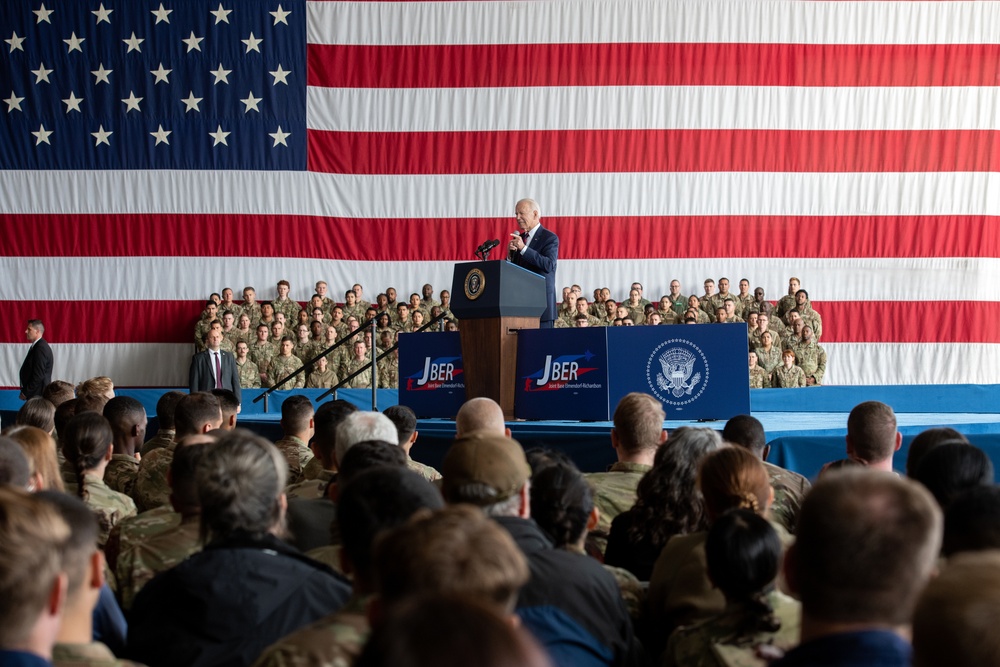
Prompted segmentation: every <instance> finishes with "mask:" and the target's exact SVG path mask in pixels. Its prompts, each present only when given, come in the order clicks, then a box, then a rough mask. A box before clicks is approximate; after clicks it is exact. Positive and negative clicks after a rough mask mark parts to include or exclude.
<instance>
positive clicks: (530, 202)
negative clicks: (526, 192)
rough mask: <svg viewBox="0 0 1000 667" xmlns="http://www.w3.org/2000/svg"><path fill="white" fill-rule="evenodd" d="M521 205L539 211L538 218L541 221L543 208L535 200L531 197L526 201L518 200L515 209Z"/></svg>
mask: <svg viewBox="0 0 1000 667" xmlns="http://www.w3.org/2000/svg"><path fill="white" fill-rule="evenodd" d="M521 204H527V205H528V206H530V207H531V210H532V211H538V217H539V219H541V217H542V207H541V206H539V205H538V202H536V201H535V200H534V199H532V198H530V197H525V198H524V199H520V200H518V202H517V204H515V206H514V208H517V207H518V206H520V205H521Z"/></svg>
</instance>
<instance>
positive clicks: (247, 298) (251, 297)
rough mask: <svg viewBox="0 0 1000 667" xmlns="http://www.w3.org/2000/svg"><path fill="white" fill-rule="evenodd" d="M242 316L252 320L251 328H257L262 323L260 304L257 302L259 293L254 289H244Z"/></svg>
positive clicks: (241, 305) (241, 307) (241, 306)
mask: <svg viewBox="0 0 1000 667" xmlns="http://www.w3.org/2000/svg"><path fill="white" fill-rule="evenodd" d="M240 311H241V312H242V314H244V315H247V316H248V317H249V318H250V326H251V327H256V326H257V324H258V323H259V322H260V318H261V312H260V304H259V303H258V302H257V292H256V291H254V288H252V287H246V288H244V289H243V303H241V304H240Z"/></svg>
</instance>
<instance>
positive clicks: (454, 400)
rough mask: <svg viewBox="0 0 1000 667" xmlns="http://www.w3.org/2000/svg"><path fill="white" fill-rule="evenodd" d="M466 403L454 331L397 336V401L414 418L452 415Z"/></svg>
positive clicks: (456, 333)
mask: <svg viewBox="0 0 1000 667" xmlns="http://www.w3.org/2000/svg"><path fill="white" fill-rule="evenodd" d="M464 402H465V378H464V376H463V367H462V341H461V340H460V339H459V334H458V332H457V331H445V332H439V333H419V334H401V335H400V336H399V404H400V405H405V406H407V407H409V408H410V409H411V410H413V411H414V412H415V413H416V414H417V417H445V418H451V417H454V416H455V415H456V414H457V413H458V409H459V408H460V407H462V403H464Z"/></svg>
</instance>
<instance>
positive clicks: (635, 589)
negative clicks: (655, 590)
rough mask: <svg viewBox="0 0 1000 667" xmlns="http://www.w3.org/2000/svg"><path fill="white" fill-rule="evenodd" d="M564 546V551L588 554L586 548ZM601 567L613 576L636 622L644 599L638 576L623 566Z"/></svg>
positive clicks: (642, 587) (644, 591) (643, 588)
mask: <svg viewBox="0 0 1000 667" xmlns="http://www.w3.org/2000/svg"><path fill="white" fill-rule="evenodd" d="M564 548H565V549H566V551H570V552H572V553H578V554H581V555H584V556H586V555H588V554H587V552H586V550H584V549H580V548H578V547H576V546H573V545H569V544H567V545H566V546H565V547H564ZM603 567H604V569H605V570H607V572H608V574H610V575H611V576H612V577H614V578H615V583H616V584H618V591H619V592H620V593H621V596H622V600H623V601H624V602H625V606H626V607H627V608H628V615H629V617H631V619H632V622H633V623H636V622H638V621H639V619H640V617H641V616H642V607H643V604H644V603H645V601H646V588H645V586H643V584H642V582H641V581H639V579H638V577H636V576H635V575H634V574H632V573H631V572H629V571H628V570H626V569H625V568H623V567H615V566H613V565H604V566H603Z"/></svg>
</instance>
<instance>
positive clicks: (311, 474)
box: [302, 456, 326, 479]
mask: <svg viewBox="0 0 1000 667" xmlns="http://www.w3.org/2000/svg"><path fill="white" fill-rule="evenodd" d="M324 472H326V471H325V470H323V463H322V462H321V461H320V460H319V457H318V456H314V457H313V459H312V461H310V462H309V463H307V464H306V467H305V468H303V469H302V476H303V477H304V478H305V479H319V478H320V477H322V475H323V473H324Z"/></svg>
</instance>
